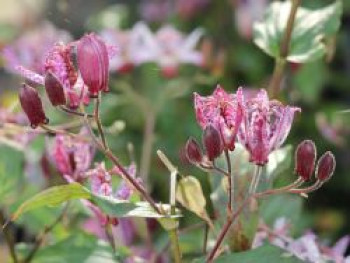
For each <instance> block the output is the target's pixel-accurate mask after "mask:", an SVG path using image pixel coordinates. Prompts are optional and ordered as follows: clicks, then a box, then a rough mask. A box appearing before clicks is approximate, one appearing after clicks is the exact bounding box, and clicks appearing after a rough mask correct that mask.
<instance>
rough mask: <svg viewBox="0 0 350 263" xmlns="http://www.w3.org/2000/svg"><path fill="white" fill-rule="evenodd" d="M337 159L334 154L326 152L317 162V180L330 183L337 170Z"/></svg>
mask: <svg viewBox="0 0 350 263" xmlns="http://www.w3.org/2000/svg"><path fill="white" fill-rule="evenodd" d="M335 164H336V162H335V157H334V155H333V153H332V152H330V151H328V152H325V153H324V154H323V155H322V156H321V157H320V159H319V160H318V162H317V168H316V178H317V179H318V180H320V181H321V182H326V181H328V180H329V179H330V178H331V177H332V175H333V173H334V170H335Z"/></svg>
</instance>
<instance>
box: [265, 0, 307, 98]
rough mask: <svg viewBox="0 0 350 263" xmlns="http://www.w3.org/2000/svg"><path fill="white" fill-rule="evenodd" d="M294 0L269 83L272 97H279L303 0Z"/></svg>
mask: <svg viewBox="0 0 350 263" xmlns="http://www.w3.org/2000/svg"><path fill="white" fill-rule="evenodd" d="M291 1H292V7H291V10H290V13H289V17H288V20H287V27H286V30H285V32H284V35H283V38H282V41H281V43H280V52H279V57H278V58H276V60H275V69H274V71H273V75H272V78H271V81H270V85H269V93H270V95H271V97H272V98H276V97H278V94H279V91H280V86H281V82H282V78H283V72H284V69H285V65H286V58H287V56H288V53H289V48H290V42H291V39H292V32H293V26H294V21H295V17H296V14H297V10H298V7H299V5H300V2H301V0H291Z"/></svg>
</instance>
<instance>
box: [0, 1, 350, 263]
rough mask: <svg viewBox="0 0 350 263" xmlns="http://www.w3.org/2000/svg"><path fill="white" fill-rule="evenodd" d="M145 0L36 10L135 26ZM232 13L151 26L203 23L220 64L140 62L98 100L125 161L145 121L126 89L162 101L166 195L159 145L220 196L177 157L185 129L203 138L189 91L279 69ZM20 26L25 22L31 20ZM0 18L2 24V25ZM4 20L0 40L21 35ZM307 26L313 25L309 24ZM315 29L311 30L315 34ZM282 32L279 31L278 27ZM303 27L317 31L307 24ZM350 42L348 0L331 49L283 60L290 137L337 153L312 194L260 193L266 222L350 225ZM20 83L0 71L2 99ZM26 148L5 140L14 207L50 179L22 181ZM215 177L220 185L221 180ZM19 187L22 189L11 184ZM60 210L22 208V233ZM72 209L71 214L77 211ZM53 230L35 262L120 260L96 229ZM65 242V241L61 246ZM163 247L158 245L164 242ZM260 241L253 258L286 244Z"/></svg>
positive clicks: (163, 194)
mask: <svg viewBox="0 0 350 263" xmlns="http://www.w3.org/2000/svg"><path fill="white" fill-rule="evenodd" d="M115 2H117V3H115ZM139 2H140V1H107V0H104V1H83V0H77V1H64V0H59V1H49V2H48V4H47V6H46V7H45V8H44V10H43V12H42V14H41V17H40V18H39V20H44V19H47V20H49V21H52V22H53V23H54V24H55V25H57V26H58V27H60V28H63V29H66V30H68V31H69V32H71V33H72V34H73V35H74V36H75V37H77V38H78V37H80V36H81V35H83V34H84V33H85V32H89V31H92V30H97V31H98V30H100V29H102V28H103V27H105V26H106V23H108V26H111V27H113V26H114V27H117V26H120V27H121V28H123V29H129V28H131V27H132V26H133V25H134V24H135V22H137V21H139V20H140V13H139ZM315 2H317V3H315ZM330 3H333V1H328V0H322V1H303V6H304V7H309V8H314V9H316V8H319V7H320V6H325V5H326V4H330ZM234 15H235V13H234V8H233V7H232V4H231V3H230V1H214V0H212V1H210V2H209V6H208V7H207V8H206V9H205V11H203V12H199V13H198V14H196V15H195V16H193V17H192V18H191V19H189V20H185V19H182V18H180V17H179V16H178V15H176V14H173V15H171V16H169V17H168V18H167V20H166V21H163V22H153V23H150V25H151V27H152V28H154V29H157V28H158V27H159V26H160V25H161V24H164V23H171V24H173V25H175V26H176V27H177V28H178V29H179V30H182V31H184V32H191V31H192V30H193V29H195V28H197V27H201V28H203V29H204V30H205V38H207V39H209V40H210V41H211V43H212V46H213V51H214V55H215V54H218V53H220V52H221V51H222V52H223V54H224V62H223V65H221V66H220V67H219V69H218V68H207V69H197V68H195V67H193V66H188V65H185V66H181V68H180V74H179V77H178V78H176V79H172V80H168V79H164V78H163V77H162V76H161V74H160V70H159V68H158V66H157V65H155V64H152V63H148V64H143V65H141V66H139V67H137V68H135V69H134V70H133V71H132V72H131V73H130V74H127V75H122V74H118V73H112V74H111V77H110V82H111V93H109V94H106V95H103V104H102V105H101V116H102V120H103V123H104V125H105V126H106V127H112V126H113V125H116V123H115V121H116V120H118V121H119V122H118V123H117V125H118V124H119V125H121V126H123V125H124V124H125V129H123V130H122V131H119V132H118V133H117V134H116V133H113V132H111V133H107V138H108V140H109V144H110V147H111V149H112V150H113V152H114V153H115V154H116V155H117V156H118V158H120V160H121V161H122V162H123V163H128V162H129V154H128V151H127V145H128V143H132V144H133V145H134V148H135V156H136V159H137V160H139V158H140V154H141V147H142V142H143V127H144V123H145V118H144V112H142V109H141V108H140V107H138V103H137V102H135V100H134V97H133V96H132V95H130V94H129V93H128V92H127V90H128V89H131V88H132V89H133V90H134V91H136V92H138V93H139V94H141V95H142V96H144V97H145V98H147V99H149V100H150V101H151V102H153V103H154V105H162V106H161V107H159V109H160V110H158V111H157V122H156V126H155V141H154V146H153V154H152V162H151V173H150V174H151V175H150V180H151V186H152V187H151V189H152V190H151V193H152V196H154V197H155V198H156V199H157V200H160V201H162V202H168V197H169V189H168V185H169V183H168V182H169V176H168V170H167V169H166V168H165V167H164V166H163V165H162V163H161V162H160V161H159V159H158V158H157V155H156V149H161V150H162V151H163V152H165V153H166V155H167V156H168V157H169V158H170V159H171V160H172V162H173V163H175V164H176V165H177V166H178V167H179V169H180V170H181V173H182V174H184V175H192V176H194V177H195V178H197V179H198V180H199V182H200V183H201V185H202V188H203V192H204V195H205V197H206V200H207V204H206V205H207V210H208V213H209V214H210V213H211V212H212V207H211V206H213V205H214V206H215V204H211V203H210V202H208V195H209V189H210V183H209V181H212V180H216V178H215V179H213V178H210V177H209V175H207V174H205V173H204V172H201V171H199V170H198V169H195V168H193V167H192V166H190V165H188V164H186V163H183V162H182V160H181V158H180V155H181V154H180V152H181V149H182V148H183V146H184V144H185V142H186V140H187V138H188V137H189V136H193V137H196V138H198V139H200V137H201V129H200V127H199V125H198V124H197V122H196V120H195V113H194V109H193V96H192V92H194V91H195V92H198V93H200V94H203V95H204V94H210V93H211V92H212V90H213V87H214V86H215V85H216V84H217V83H220V84H221V85H222V86H223V87H224V88H225V89H226V90H227V91H234V90H236V88H237V87H238V86H243V87H247V88H251V89H259V88H266V87H267V85H268V82H269V78H270V77H271V74H272V71H273V60H272V58H270V57H269V56H268V55H266V54H265V53H264V52H262V51H261V50H260V49H259V48H258V47H257V46H256V45H255V44H254V43H253V39H252V38H249V39H247V38H244V37H242V36H241V35H240V34H239V33H238V30H237V25H236V24H235V19H234ZM300 19H301V20H300V21H298V23H299V25H301V26H302V25H303V23H305V21H302V17H301V18H300ZM111 23H114V24H111ZM335 23H336V22H335ZM21 26H23V27H25V26H26V25H21ZM3 27H4V28H5V29H4V30H2V28H3ZM0 28H1V29H0V32H1V34H0V38H1V39H0V44H1V45H4V44H6V43H8V42H10V41H11V39H12V37H13V36H14V35H16V33H14V32H16V30H17V28H16V29H13V27H12V26H11V27H10V26H6V25H0ZM331 29H332V28H331ZM330 31H332V30H330ZM21 32H23V29H22V30H18V34H20V33H21ZM306 33H310V32H309V31H306ZM312 33H313V32H311V33H310V34H311V35H312ZM331 33H333V32H331ZM276 34H277V35H278V37H280V32H277V33H276ZM3 35H4V36H3ZM302 37H305V38H309V37H310V38H311V36H310V35H309V34H307V35H304V36H302ZM262 38H263V37H262ZM310 41H311V40H310ZM259 46H261V45H259ZM349 46H350V1H343V15H342V17H341V27H340V30H339V33H338V34H337V36H336V37H335V39H329V43H328V45H327V49H325V50H324V49H323V48H324V46H323V45H321V47H319V50H317V55H315V54H314V56H312V57H313V59H314V58H316V57H317V58H318V59H317V60H316V61H312V62H311V63H308V64H305V65H304V64H294V63H290V64H288V65H287V73H286V78H285V79H284V80H283V91H282V94H283V96H282V98H283V101H284V102H287V103H288V104H293V105H297V106H299V107H301V108H302V113H301V114H299V115H298V117H297V119H296V121H295V123H294V125H293V127H292V130H291V133H290V135H289V137H288V140H287V143H286V144H290V145H297V144H298V143H299V142H300V141H301V140H303V139H312V140H314V141H315V143H316V145H317V149H318V153H319V155H320V154H322V153H323V152H325V151H326V150H332V151H333V152H334V153H335V155H336V159H337V168H336V171H335V175H334V177H333V178H332V180H331V181H330V182H328V183H327V184H326V185H325V186H324V187H322V189H321V190H319V191H317V192H315V193H312V194H310V196H309V197H308V199H307V200H306V201H304V200H303V199H301V198H299V197H295V196H292V197H291V196H284V195H282V196H278V197H273V198H271V200H266V201H264V202H263V203H262V205H261V207H260V210H261V211H263V212H262V216H263V218H264V220H265V221H266V223H268V224H273V222H274V221H275V219H276V218H279V217H281V216H285V217H287V218H289V219H290V221H291V222H292V224H293V230H294V232H295V233H298V234H300V233H302V232H303V231H304V230H305V228H312V229H314V230H315V231H316V232H317V233H319V234H320V235H321V236H324V237H326V238H329V239H331V240H333V239H334V240H335V239H336V238H337V237H339V236H343V235H345V234H348V233H349V231H350V220H347V219H348V218H350V209H349V204H348V200H349V198H350V191H349V189H350V177H349V175H348V170H349V160H350V148H349V138H350V136H349V134H350V129H349V128H348V127H349V123H350V113H339V112H340V111H342V110H346V109H349V108H350V89H349V84H350V81H349V76H350V51H349ZM263 49H264V50H265V52H267V53H270V54H271V53H273V54H274V52H276V48H274V47H272V48H271V47H266V46H264V47H263ZM315 52H316V51H315ZM297 53H298V52H297ZM321 53H322V54H323V53H327V56H326V58H324V57H322V58H319V57H321V56H320V54H321ZM290 61H293V62H298V63H302V62H305V60H298V59H296V60H293V59H291V60H290ZM18 83H19V82H18V79H17V78H16V77H13V76H11V75H9V74H8V73H6V72H5V71H1V72H0V92H1V97H0V101H1V103H2V104H4V102H5V100H7V98H11V99H9V100H10V101H11V102H12V101H13V98H12V93H16V92H17V90H18V87H19V85H18ZM125 84H127V85H125ZM128 85H129V86H128ZM8 94H10V95H8ZM318 113H324V114H325V116H326V118H327V120H328V124H327V125H328V126H327V127H330V126H332V125H333V126H334V125H336V124H339V123H340V124H341V125H340V126H341V127H342V129H340V131H339V134H340V135H341V136H343V141H342V143H341V144H335V143H334V142H332V141H330V140H329V139H327V138H325V137H324V134H323V133H322V127H321V128H320V127H318V126H317V122H316V115H317V114H318ZM48 115H50V119H51V121H52V124H57V123H60V122H61V121H62V120H64V115H61V114H59V113H57V112H53V111H52V112H51V111H48ZM0 125H1V124H0ZM333 126H332V127H333ZM332 127H331V128H332ZM107 129H108V128H107ZM323 129H326V127H323ZM28 148H29V149H32V151H33V154H32V155H31V156H34V157H33V158H34V159H35V158H36V160H31V161H32V162H34V161H38V156H40V153H42V152H44V142H43V140H42V141H40V140H35V141H34V142H32V143H31V144H30V145H29V147H28ZM293 150H294V149H291V150H290V152H289V156H288V158H289V160H288V162H287V163H288V164H289V165H286V167H283V168H284V169H281V171H277V172H276V171H274V172H275V173H276V175H274V176H275V179H276V180H275V184H276V185H285V184H286V183H288V182H291V181H293V179H294V177H293V176H294V175H293V163H294V161H293V158H292V153H293ZM24 151H26V149H18V150H14V149H13V148H10V147H8V146H3V145H1V146H0V180H1V184H2V187H1V188H0V199H1V202H0V204H1V206H9V207H10V209H9V210H10V212H11V213H12V212H14V211H15V209H17V208H18V206H19V205H20V204H21V203H23V201H24V200H26V199H28V198H29V197H30V196H33V194H34V193H36V192H38V191H39V189H40V188H44V186H43V185H44V183H43V182H42V181H39V182H38V181H35V180H36V179H33V181H30V180H29V182H30V183H29V184H30V185H29V186H28V185H25V186H24V185H23V182H25V181H24V179H23V178H24V176H25V175H24V174H23V173H22V172H23V170H24V154H23V152H24ZM288 158H287V159H288ZM102 159H103V156H102V155H101V154H97V157H96V160H102ZM107 164H108V162H107ZM267 169H268V168H267ZM271 169H272V168H271ZM277 174H278V175H277ZM56 176H57V175H56ZM27 179H28V178H26V180H27ZM29 179H31V178H29ZM55 180H56V181H57V180H59V179H57V178H55V179H54V180H53V181H55ZM51 183H52V182H51ZM215 183H216V184H217V185H219V184H221V183H222V182H221V181H220V182H215ZM13 185H16V187H13ZM14 188H15V189H16V192H14V191H12V189H14ZM213 190H215V189H213ZM18 196H19V197H20V198H18ZM72 210H73V211H82V209H81V207H80V205H77V204H75V205H73V206H72ZM57 213H58V211H57V209H55V208H40V209H38V210H33V211H31V212H28V214H25V215H23V217H22V218H21V220H20V221H19V224H21V225H23V228H24V229H25V230H26V231H28V232H29V237H24V238H23V239H24V240H25V239H30V238H31V235H33V234H36V233H39V232H40V230H41V227H42V226H43V224H44V223H45V222H47V221H53V220H54V218H55V214H57ZM71 213H72V214H73V212H71ZM74 220H76V221H78V218H74V219H73V220H72V221H74ZM199 221H200V219H199V218H198V217H197V216H195V215H194V214H192V213H190V212H188V211H184V217H183V219H182V221H181V224H182V225H183V226H187V225H190V224H194V223H196V222H199ZM77 231H78V230H77ZM193 233H194V234H193V236H194V235H195V234H198V235H202V233H196V232H193ZM55 234H56V235H57V236H59V237H61V238H62V240H63V241H60V242H59V243H56V244H52V245H50V246H47V247H45V248H44V249H43V250H41V251H40V253H38V258H37V261H35V262H48V261H47V258H50V257H53V260H55V258H57V257H60V255H61V254H60V253H62V256H64V257H67V258H65V259H66V261H57V262H68V261H72V262H83V260H84V259H82V258H81V257H89V259H91V260H93V259H94V253H97V254H99V255H100V254H104V253H106V255H108V256H106V258H105V261H103V262H114V261H112V260H113V259H112V258H109V255H110V254H109V252H108V251H109V249H110V248H109V247H108V246H107V245H106V244H105V243H104V242H101V241H99V240H97V239H96V238H95V237H93V236H90V235H87V234H85V233H79V234H78V235H77V236H71V235H70V234H69V233H67V231H66V229H64V227H59V228H58V229H56V230H55ZM159 235H160V237H158V236H157V242H159V243H162V240H163V239H164V237H163V236H161V235H162V234H159ZM193 236H191V235H187V234H185V235H183V236H182V237H181V242H182V244H183V249H184V251H186V250H188V251H191V250H192V249H193V246H195V247H199V248H200V244H195V243H196V242H197V243H198V239H199V238H195V239H196V240H195V241H196V242H193V239H194V237H193ZM162 238H163V239H162ZM82 239H84V240H88V242H84V246H79V244H80V242H81V240H82ZM63 243H64V244H65V246H61V244H63ZM67 244H71V250H70V252H69V253H65V252H66V251H64V250H65V249H66V245H67ZM77 244H78V245H77ZM156 246H157V245H156ZM159 247H161V248H162V246H161V245H159ZM259 249H260V251H259V253H257V254H256V255H255V256H256V257H257V258H261V257H265V255H269V254H270V253H272V254H273V253H277V254H278V253H280V251H279V250H278V249H276V248H272V247H270V246H267V247H261V248H259ZM27 250H28V248H26V247H25V246H24V245H23V246H22V247H19V251H22V252H21V253H26V251H27ZM62 251H63V252H62ZM106 251H107V252H108V253H107V252H106ZM71 252H72V253H71ZM89 253H90V254H89ZM120 253H121V254H122V255H125V254H127V253H128V251H121V252H120ZM260 253H261V254H260ZM121 257H122V256H121ZM231 260H238V261H239V260H241V261H242V260H252V261H253V260H255V259H250V258H245V257H244V255H241V256H238V257H237V259H236V258H232V259H231V258H227V259H222V261H220V262H231ZM53 262H56V261H53ZM91 262H92V261H91ZM94 262H97V261H94ZM101 262H102V261H101ZM218 262H219V261H218ZM254 262H255V261H254ZM266 262H271V261H266ZM285 262H289V261H285ZM291 262H296V261H291Z"/></svg>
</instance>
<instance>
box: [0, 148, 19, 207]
mask: <svg viewBox="0 0 350 263" xmlns="http://www.w3.org/2000/svg"><path fill="white" fill-rule="evenodd" d="M23 161H24V156H23V152H22V151H21V150H20V149H16V148H13V147H10V146H6V145H3V144H0V182H1V185H0V200H1V203H2V204H4V203H5V202H12V201H13V200H14V199H15V198H16V193H17V190H19V188H20V187H21V184H23Z"/></svg>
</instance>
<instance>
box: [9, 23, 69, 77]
mask: <svg viewBox="0 0 350 263" xmlns="http://www.w3.org/2000/svg"><path fill="white" fill-rule="evenodd" d="M71 39H72V37H71V35H70V34H69V33H68V32H66V31H64V30H59V29H57V28H55V27H54V26H53V25H52V24H51V23H49V22H44V23H42V24H41V25H39V26H38V27H37V28H34V29H33V30H30V31H27V32H25V33H24V34H22V35H21V36H20V37H19V38H18V39H16V40H15V41H14V42H13V43H12V44H11V45H8V46H5V47H4V49H3V52H2V53H3V54H2V55H3V58H4V65H5V68H6V69H7V70H8V71H9V72H13V73H16V72H17V69H16V68H17V67H18V66H19V65H22V66H23V67H25V68H27V69H30V70H33V71H34V72H37V73H38V74H43V73H44V72H45V69H44V64H45V60H46V54H47V52H49V50H50V49H51V48H52V46H53V45H55V43H58V42H62V43H68V42H69V41H70V40H71Z"/></svg>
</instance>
